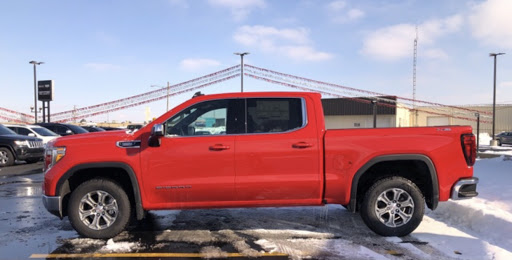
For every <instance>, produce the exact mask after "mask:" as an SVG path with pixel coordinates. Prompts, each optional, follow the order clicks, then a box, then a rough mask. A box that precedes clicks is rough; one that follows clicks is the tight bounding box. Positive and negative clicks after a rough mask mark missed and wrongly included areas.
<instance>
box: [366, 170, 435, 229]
mask: <svg viewBox="0 0 512 260" xmlns="http://www.w3.org/2000/svg"><path fill="white" fill-rule="evenodd" d="M424 212H425V199H424V198H423V194H422V193H421V191H420V189H419V188H418V187H417V186H416V184H414V183H413V182H411V181H410V180H408V179H405V178H402V177H390V178H386V179H382V180H380V181H378V182H376V183H375V184H374V185H373V186H372V187H371V188H370V189H369V190H368V191H367V192H366V194H365V197H364V199H363V203H362V205H361V217H362V218H363V221H364V222H365V224H366V225H367V226H368V227H369V228H370V229H371V230H373V231H374V232H375V233H377V234H379V235H382V236H406V235H408V234H410V233H411V232H413V231H414V230H415V229H416V228H417V227H418V225H419V224H420V223H421V221H422V219H423V214H424Z"/></svg>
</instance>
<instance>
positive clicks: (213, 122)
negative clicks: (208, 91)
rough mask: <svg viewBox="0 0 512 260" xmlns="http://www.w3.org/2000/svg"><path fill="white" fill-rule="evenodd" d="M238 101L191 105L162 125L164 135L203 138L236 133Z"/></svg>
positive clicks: (238, 121) (214, 101)
mask: <svg viewBox="0 0 512 260" xmlns="http://www.w3.org/2000/svg"><path fill="white" fill-rule="evenodd" d="M237 103H239V101H238V100H224V99H223V100H211V101H205V102H201V103H198V104H195V105H192V106H190V107H188V108H186V109H184V110H183V111H181V112H179V113H178V114H176V115H174V116H173V117H171V118H170V119H169V120H167V121H166V122H165V124H164V126H165V133H166V135H177V136H201V135H202V136H205V135H224V134H233V133H237V132H238V130H237V129H238V128H239V127H237V125H239V124H240V117H237V116H236V115H235V113H236V109H235V107H234V106H235V104H237Z"/></svg>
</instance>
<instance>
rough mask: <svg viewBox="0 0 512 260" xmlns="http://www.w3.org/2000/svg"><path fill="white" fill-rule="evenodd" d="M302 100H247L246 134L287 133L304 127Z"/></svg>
mask: <svg viewBox="0 0 512 260" xmlns="http://www.w3.org/2000/svg"><path fill="white" fill-rule="evenodd" d="M303 116H304V114H303V111H302V99H300V98H251V99H247V133H276V132H287V131H290V130H293V129H297V128H300V127H302V126H303V125H304V123H305V122H304V119H303Z"/></svg>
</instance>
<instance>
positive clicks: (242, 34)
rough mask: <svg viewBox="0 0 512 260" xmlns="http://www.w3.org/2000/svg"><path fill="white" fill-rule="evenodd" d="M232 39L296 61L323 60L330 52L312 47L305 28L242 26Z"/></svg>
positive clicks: (330, 56) (328, 56)
mask: <svg viewBox="0 0 512 260" xmlns="http://www.w3.org/2000/svg"><path fill="white" fill-rule="evenodd" d="M233 39H234V40H235V41H236V42H238V43H240V44H242V45H244V46H246V47H250V48H256V49H259V50H261V51H263V52H266V53H271V54H281V55H284V56H286V57H289V58H291V59H293V60H297V61H323V60H328V59H330V58H332V54H330V53H326V52H321V51H318V50H316V49H314V48H313V47H312V46H311V44H312V41H311V39H310V38H309V30H308V29H306V28H285V29H278V28H275V27H269V26H261V25H256V26H242V27H239V28H238V29H237V31H236V32H235V34H234V35H233Z"/></svg>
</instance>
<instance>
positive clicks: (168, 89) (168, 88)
mask: <svg viewBox="0 0 512 260" xmlns="http://www.w3.org/2000/svg"><path fill="white" fill-rule="evenodd" d="M150 87H152V88H154V87H159V88H164V87H161V86H158V85H151V86H150ZM170 88H171V85H169V81H167V110H166V112H167V111H169V92H170Z"/></svg>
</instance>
